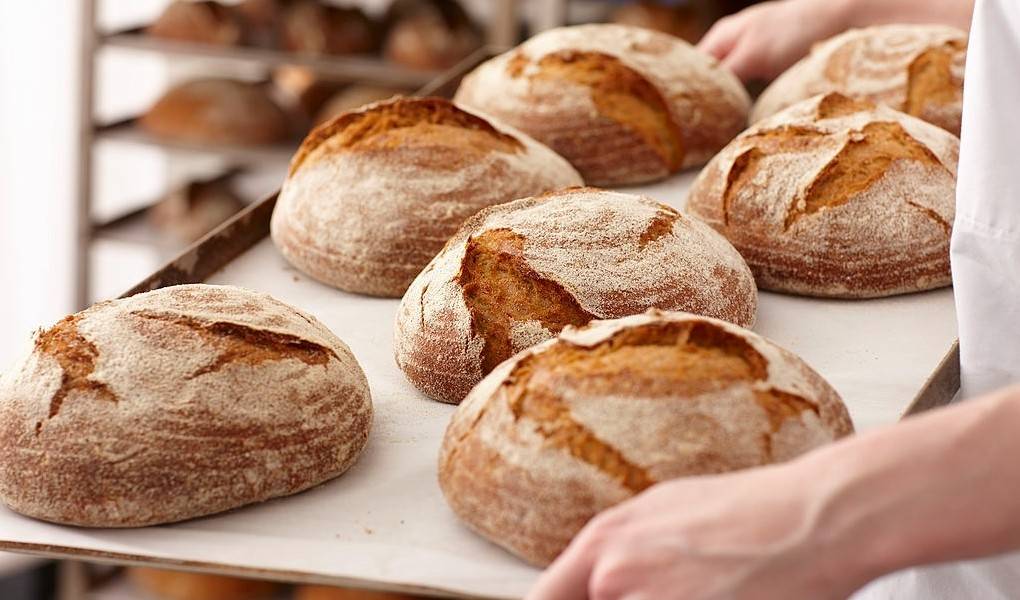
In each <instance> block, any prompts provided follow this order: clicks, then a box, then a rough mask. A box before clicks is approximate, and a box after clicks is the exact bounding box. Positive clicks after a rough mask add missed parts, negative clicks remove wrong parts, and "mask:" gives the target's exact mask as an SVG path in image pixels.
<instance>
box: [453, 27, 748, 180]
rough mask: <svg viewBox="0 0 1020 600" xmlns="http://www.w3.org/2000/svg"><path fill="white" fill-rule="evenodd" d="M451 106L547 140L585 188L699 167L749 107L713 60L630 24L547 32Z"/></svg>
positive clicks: (464, 88)
mask: <svg viewBox="0 0 1020 600" xmlns="http://www.w3.org/2000/svg"><path fill="white" fill-rule="evenodd" d="M455 100H456V101H457V102H459V103H461V104H463V105H464V106H466V107H470V108H477V109H478V110H482V111H485V112H486V113H487V114H490V115H492V116H494V117H496V118H498V119H501V120H503V121H505V122H507V123H509V124H510V125H513V126H514V127H517V128H518V129H520V130H522V131H524V132H525V133H527V134H529V135H531V136H532V137H534V138H535V139H537V140H538V141H540V142H543V143H545V144H547V145H548V146H549V147H551V148H552V149H553V150H555V151H556V152H558V153H559V154H561V155H562V156H563V157H565V158H566V159H567V160H569V161H570V162H571V163H572V164H573V165H574V166H575V167H577V170H578V171H580V172H581V176H582V177H584V180H585V181H586V182H588V184H589V185H622V184H632V183H640V182H645V181H651V180H654V179H661V178H663V177H666V176H667V175H669V174H670V173H674V172H676V171H679V170H680V169H682V168H685V167H689V166H693V165H699V164H702V163H704V162H705V161H707V160H708V159H709V158H711V156H712V155H713V154H715V153H716V152H717V151H718V150H719V149H720V148H722V147H723V146H725V145H726V143H727V142H729V141H730V140H731V139H733V136H735V135H737V133H739V132H740V131H741V130H742V129H743V128H744V126H745V125H746V124H747V112H748V109H749V108H750V104H751V101H750V99H749V98H748V96H747V92H746V91H745V90H744V88H743V86H742V85H741V84H740V82H739V81H738V80H737V78H736V77H735V76H734V75H733V74H732V73H730V72H729V71H727V70H725V69H724V68H722V67H720V66H719V65H718V64H717V63H716V62H715V60H714V59H712V58H709V57H708V56H705V55H703V54H701V53H700V52H698V51H696V50H695V49H694V48H693V47H692V46H691V45H690V44H688V43H686V42H684V41H683V40H680V39H678V38H675V37H673V36H671V35H668V34H665V33H659V32H656V31H650V30H647V29H642V28H639V27H630V26H626V25H580V26H576V27H563V28H559V29H552V30H549V31H546V32H543V33H541V34H539V35H537V36H535V37H533V38H531V39H530V40H528V41H527V42H525V43H524V44H522V45H520V46H518V47H517V48H516V49H514V50H511V51H510V52H507V53H505V54H502V55H500V56H497V57H496V58H493V59H492V60H489V61H487V62H485V63H483V64H482V65H481V66H479V67H478V68H477V69H475V70H474V71H473V72H472V73H470V74H468V76H467V77H465V78H464V81H463V82H462V83H461V85H460V88H459V89H458V90H457V95H456V98H455Z"/></svg>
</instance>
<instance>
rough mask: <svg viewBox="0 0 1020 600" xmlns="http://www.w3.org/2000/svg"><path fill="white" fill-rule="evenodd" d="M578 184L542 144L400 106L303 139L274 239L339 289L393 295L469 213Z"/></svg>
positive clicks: (350, 116)
mask: <svg viewBox="0 0 1020 600" xmlns="http://www.w3.org/2000/svg"><path fill="white" fill-rule="evenodd" d="M580 183H581V178H580V177H579V176H578V174H577V172H576V171H574V169H572V168H571V167H570V165H569V164H567V162H566V161H565V160H563V159H562V158H560V157H559V156H557V155H556V154H554V153H553V152H552V151H551V150H549V149H548V148H546V147H545V146H543V145H541V144H539V143H537V142H535V141H534V140H532V139H531V138H529V137H527V136H525V135H523V134H521V133H520V132H517V131H515V130H512V129H510V128H507V127H505V126H503V125H501V124H499V123H498V122H490V121H488V120H486V119H485V118H482V117H480V116H477V115H475V114H472V113H470V112H467V111H465V110H462V109H460V108H458V107H457V106H454V105H453V104H452V103H450V102H449V101H447V100H442V99H439V98H400V99H395V100H392V101H386V102H381V103H378V104H373V105H370V106H368V107H365V108H363V109H361V110H357V111H354V112H349V113H346V114H344V115H341V116H340V117H337V118H336V119H334V120H333V121H331V122H330V123H328V124H327V125H325V126H322V127H319V128H317V129H315V130H313V131H312V133H311V134H309V136H308V137H307V138H306V139H305V141H304V143H303V144H302V145H301V148H300V149H299V150H298V152H297V154H296V155H295V156H294V158H293V160H292V161H291V166H290V173H289V175H288V177H287V180H286V181H285V182H284V184H283V189H282V190H281V192H280V197H279V200H278V201H277V204H276V208H275V210H274V212H273V219H272V237H273V241H274V243H275V244H276V247H277V248H279V249H280V251H281V252H282V253H283V255H284V256H285V257H286V258H287V260H288V261H290V262H291V264H293V265H294V266H296V267H297V268H299V269H300V270H302V271H304V272H305V273H307V274H308V275H311V276H312V277H314V278H315V279H318V280H319V281H322V282H324V283H327V284H329V285H332V286H335V287H338V288H340V289H342V290H347V291H351V292H357V293H362V294H369V295H374V296H387V297H399V296H400V295H401V294H403V293H404V291H405V290H406V289H407V286H408V285H409V284H410V283H411V280H412V279H414V277H415V276H416V275H417V274H418V272H419V271H421V269H422V268H423V267H424V266H425V265H426V263H428V261H429V260H431V259H432V257H433V256H435V254H436V253H437V252H439V250H440V249H441V248H442V247H443V244H445V243H446V240H447V239H449V237H450V236H452V235H453V234H454V233H455V232H456V231H457V228H458V227H460V225H461V223H463V221H464V220H465V219H467V218H468V217H470V216H471V215H473V214H474V213H475V212H477V211H478V210H480V209H482V208H484V207H486V206H491V205H493V204H499V203H502V202H507V201H509V200H513V199H514V198H520V197H523V196H529V195H532V194H538V193H542V192H546V191H549V190H554V189H558V188H562V187H566V186H570V185H579V184H580Z"/></svg>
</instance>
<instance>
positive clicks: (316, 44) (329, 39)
mask: <svg viewBox="0 0 1020 600" xmlns="http://www.w3.org/2000/svg"><path fill="white" fill-rule="evenodd" d="M279 35H280V47H281V48H282V49H284V50H288V51H291V52H300V53H305V54H332V55H339V54H363V53H367V52H372V51H374V50H376V49H377V48H378V47H379V41H380V38H379V36H380V31H379V25H378V24H377V23H375V22H374V21H372V19H370V18H369V17H368V16H367V15H366V14H365V13H364V12H363V11H362V10H361V9H360V8H358V7H357V6H335V5H332V4H325V3H322V2H319V1H318V0H292V1H291V2H289V3H288V4H286V5H285V8H284V9H283V13H282V15H281V22H280V34H279Z"/></svg>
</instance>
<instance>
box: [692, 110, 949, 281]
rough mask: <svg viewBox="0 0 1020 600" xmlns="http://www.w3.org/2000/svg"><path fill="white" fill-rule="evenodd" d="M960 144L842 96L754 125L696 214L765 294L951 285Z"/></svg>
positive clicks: (709, 178)
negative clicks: (733, 248) (722, 239)
mask: <svg viewBox="0 0 1020 600" xmlns="http://www.w3.org/2000/svg"><path fill="white" fill-rule="evenodd" d="M958 155H959V140H957V138H956V137H955V136H953V135H952V134H950V133H948V132H946V131H944V130H942V129H939V128H938V127H935V126H934V125H930V124H928V123H925V122H924V121H921V120H919V119H915V118H914V117H911V116H909V115H906V114H903V113H901V112H897V111H895V110H892V109H890V108H887V107H884V106H876V105H874V104H872V103H871V102H870V101H867V100H852V99H850V98H847V97H846V96H842V95H840V94H836V93H832V94H828V95H825V96H818V97H816V98H813V99H810V100H807V101H805V102H803V103H801V104H798V105H796V106H793V107H791V108H789V109H787V110H786V111H784V112H782V113H780V114H778V115H776V116H774V117H772V118H770V119H767V120H765V121H762V122H761V123H759V124H757V125H755V126H754V127H752V128H751V129H749V130H747V131H746V132H744V133H742V134H740V136H739V137H738V138H737V139H735V140H734V141H733V143H731V144H730V145H729V146H727V147H726V148H725V149H724V150H723V151H722V152H720V153H719V155H718V156H716V157H715V158H714V159H712V162H710V163H709V164H708V166H706V167H705V169H704V170H703V171H702V172H701V174H700V175H699V176H698V179H697V181H695V183H694V185H693V187H692V188H691V192H690V196H689V197H688V201H687V210H688V212H690V213H691V214H692V215H694V216H697V217H700V218H701V219H703V220H704V221H706V222H707V223H708V224H710V225H711V226H713V227H715V228H716V229H717V230H719V231H720V232H721V233H722V234H723V235H725V236H726V237H727V238H729V240H730V241H731V242H732V243H733V245H734V246H736V248H737V250H739V251H740V253H741V254H742V255H743V256H744V259H745V260H747V263H748V265H750V267H751V270H752V271H753V272H754V275H755V278H756V279H757V281H758V285H759V286H760V287H762V288H765V289H770V290H777V291H783V292H792V293H796V294H805V295H809V296H829V297H840V298H871V297H877V296H889V295H893V294H901V293H907V292H916V291H921V290H927V289H932V288H936V287H941V286H946V285H949V284H950V275H949V236H950V229H951V227H952V223H953V216H954V214H955V189H956V163H957V159H958Z"/></svg>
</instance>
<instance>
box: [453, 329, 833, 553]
mask: <svg viewBox="0 0 1020 600" xmlns="http://www.w3.org/2000/svg"><path fill="white" fill-rule="evenodd" d="M852 432H853V425H852V423H851V421H850V418H849V415H848V413H847V410H846V407H845V406H844V405H843V403H842V401H841V400H840V398H839V396H838V394H837V393H836V392H835V390H833V389H832V387H831V386H829V384H828V383H826V381H825V380H824V379H823V378H822V377H821V376H820V375H818V374H817V373H816V372H815V371H813V370H812V369H811V368H810V367H809V366H808V365H807V364H805V363H804V362H803V361H802V360H801V359H799V358H798V357H796V356H795V355H793V354H792V353H790V352H788V351H786V350H784V349H782V348H779V347H778V346H776V345H775V344H773V343H772V342H770V341H768V340H766V339H764V338H761V337H760V336H758V335H756V334H754V333H752V332H750V331H747V330H744V329H741V328H739V327H736V326H734V325H731V324H729V323H726V322H724V321H719V320H716V319H709V318H707V317H699V316H696V315H691V314H686V313H668V312H660V311H649V312H648V313H646V314H642V315H636V316H631V317H627V318H623V319H617V320H613V321H595V322H593V323H592V324H591V325H589V326H588V327H584V328H581V329H575V328H568V329H566V330H564V332H563V333H562V334H561V335H560V336H559V337H558V338H557V339H554V340H549V341H547V342H545V343H543V344H540V345H538V346H535V347H533V348H531V349H528V350H526V351H524V352H521V353H520V354H518V355H516V356H514V357H513V358H512V359H510V360H508V361H506V362H504V363H503V364H501V365H500V366H499V367H497V368H496V370H494V371H493V372H492V373H491V374H489V375H488V376H487V377H486V378H485V379H484V380H482V382H481V383H479V384H478V386H477V387H475V389H474V390H472V392H471V394H469V395H468V397H467V398H466V399H465V400H464V402H463V403H462V404H461V405H460V406H459V407H458V408H457V411H456V413H454V416H453V418H452V420H451V421H450V425H449V427H448V428H447V431H446V434H445V436H444V438H443V445H442V448H441V451H440V456H439V484H440V487H441V488H442V491H443V494H444V496H445V497H446V500H447V503H448V504H449V505H450V507H451V508H452V509H453V512H454V513H455V514H456V515H457V516H458V517H459V518H460V519H461V520H462V521H463V522H464V523H466V524H467V525H468V526H469V527H470V528H471V529H473V530H475V531H476V532H478V533H479V534H481V535H482V536H484V537H486V538H488V539H489V540H490V541H492V542H494V543H496V544H498V545H500V546H502V547H504V548H506V549H507V550H510V551H511V552H513V553H514V554H516V555H518V556H520V557H521V558H523V559H524V560H526V561H528V562H530V563H532V564H535V565H540V566H541V565H546V564H548V563H550V562H551V561H552V560H553V559H554V558H555V557H556V556H557V555H558V554H559V553H560V552H561V551H562V550H563V548H565V547H566V546H567V544H568V543H569V542H570V540H571V539H572V538H573V536H574V535H575V534H576V533H577V532H578V531H580V529H581V528H582V527H583V526H584V524H585V523H586V522H588V520H590V519H591V518H592V517H594V516H595V515H596V514H597V513H598V512H600V511H602V510H604V509H606V508H609V507H610V506H613V505H614V504H617V503H619V502H622V501H624V500H626V499H628V498H630V497H632V496H634V495H635V494H638V493H640V492H641V491H642V490H644V489H647V488H648V487H650V486H652V485H654V484H655V483H657V482H660V481H664V480H668V479H672V478H676V477H686V476H697V475H705V474H712V473H722V472H727V471H733V470H737V469H744V468H752V467H757V466H761V465H766V464H770V463H775V462H781V461H785V460H789V459H791V458H793V457H795V456H798V455H800V454H802V453H804V452H807V451H809V450H811V449H813V448H815V447H817V446H820V445H822V444H825V443H828V442H831V441H833V440H835V439H837V438H840V437H843V436H845V435H849V434H850V433H852Z"/></svg>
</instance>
